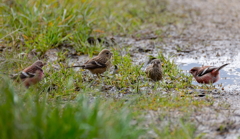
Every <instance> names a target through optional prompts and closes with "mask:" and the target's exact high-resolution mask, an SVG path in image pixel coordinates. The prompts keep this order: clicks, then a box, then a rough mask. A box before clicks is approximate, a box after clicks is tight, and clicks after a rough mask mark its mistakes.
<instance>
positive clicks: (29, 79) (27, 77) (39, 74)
mask: <svg viewBox="0 0 240 139" xmlns="http://www.w3.org/2000/svg"><path fill="white" fill-rule="evenodd" d="M44 65H45V63H43V62H42V61H40V60H38V61H36V62H34V63H33V64H32V65H31V66H29V67H27V68H26V69H24V70H23V71H22V72H21V73H20V75H19V78H20V79H21V81H22V82H23V84H24V86H26V87H27V88H28V87H29V86H30V85H34V84H36V83H38V82H39V81H41V80H42V79H43V78H44V72H43V70H42V67H43V66H44Z"/></svg>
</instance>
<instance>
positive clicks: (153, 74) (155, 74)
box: [146, 59, 163, 81]
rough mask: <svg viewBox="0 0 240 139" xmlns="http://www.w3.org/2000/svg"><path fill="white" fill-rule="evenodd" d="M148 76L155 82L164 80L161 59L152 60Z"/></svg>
mask: <svg viewBox="0 0 240 139" xmlns="http://www.w3.org/2000/svg"><path fill="white" fill-rule="evenodd" d="M146 74H147V76H148V78H151V79H152V80H154V81H159V80H162V77H163V73H162V65H161V61H160V60H159V59H154V60H152V61H151V62H150V64H149V66H148V67H147V69H146Z"/></svg>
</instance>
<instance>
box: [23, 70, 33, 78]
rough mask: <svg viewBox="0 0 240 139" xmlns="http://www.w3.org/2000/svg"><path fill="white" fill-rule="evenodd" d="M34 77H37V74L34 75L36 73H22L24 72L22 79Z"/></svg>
mask: <svg viewBox="0 0 240 139" xmlns="http://www.w3.org/2000/svg"><path fill="white" fill-rule="evenodd" d="M34 76H35V74H34V73H30V72H24V71H22V72H21V73H20V79H26V78H32V77H34Z"/></svg>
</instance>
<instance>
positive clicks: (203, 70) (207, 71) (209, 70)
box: [198, 66, 218, 76]
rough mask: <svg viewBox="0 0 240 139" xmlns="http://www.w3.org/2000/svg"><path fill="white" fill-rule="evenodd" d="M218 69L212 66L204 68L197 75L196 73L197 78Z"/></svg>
mask: <svg viewBox="0 0 240 139" xmlns="http://www.w3.org/2000/svg"><path fill="white" fill-rule="evenodd" d="M217 68H218V67H214V66H210V67H205V68H202V69H201V70H200V71H199V73H198V76H203V75H205V74H207V73H209V72H212V71H213V70H215V69H217Z"/></svg>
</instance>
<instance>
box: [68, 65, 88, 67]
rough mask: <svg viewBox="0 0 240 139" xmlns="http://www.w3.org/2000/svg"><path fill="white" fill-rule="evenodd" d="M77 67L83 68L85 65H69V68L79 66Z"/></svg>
mask: <svg viewBox="0 0 240 139" xmlns="http://www.w3.org/2000/svg"><path fill="white" fill-rule="evenodd" d="M77 67H81V68H84V67H85V65H77V66H71V67H67V68H77Z"/></svg>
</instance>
